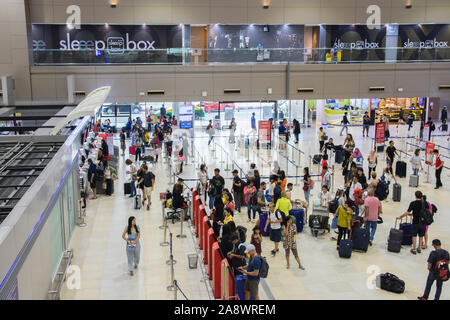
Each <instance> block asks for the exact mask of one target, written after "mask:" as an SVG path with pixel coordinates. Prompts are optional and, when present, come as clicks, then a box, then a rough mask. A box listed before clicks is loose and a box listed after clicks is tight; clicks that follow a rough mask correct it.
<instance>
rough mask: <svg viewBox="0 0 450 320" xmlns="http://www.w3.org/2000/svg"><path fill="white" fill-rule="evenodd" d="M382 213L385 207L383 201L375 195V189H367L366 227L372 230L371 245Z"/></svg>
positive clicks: (365, 204)
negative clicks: (382, 205)
mask: <svg viewBox="0 0 450 320" xmlns="http://www.w3.org/2000/svg"><path fill="white" fill-rule="evenodd" d="M382 213H383V208H382V207H381V202H380V200H378V198H377V197H375V191H374V189H372V188H370V189H369V190H368V191H367V198H366V199H365V200H364V221H365V228H366V229H367V230H370V240H369V244H370V245H372V241H373V239H374V237H375V232H377V226H378V217H379V215H380V214H382Z"/></svg>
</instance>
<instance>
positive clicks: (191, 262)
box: [187, 253, 198, 269]
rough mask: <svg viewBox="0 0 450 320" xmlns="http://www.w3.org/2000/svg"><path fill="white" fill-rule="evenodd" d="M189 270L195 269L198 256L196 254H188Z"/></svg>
mask: <svg viewBox="0 0 450 320" xmlns="http://www.w3.org/2000/svg"><path fill="white" fill-rule="evenodd" d="M187 256H188V261H189V269H197V264H198V255H197V254H196V253H191V254H188V255H187Z"/></svg>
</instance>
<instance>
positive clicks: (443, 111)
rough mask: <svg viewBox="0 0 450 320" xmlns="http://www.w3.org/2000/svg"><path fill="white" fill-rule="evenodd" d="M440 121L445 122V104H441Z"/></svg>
mask: <svg viewBox="0 0 450 320" xmlns="http://www.w3.org/2000/svg"><path fill="white" fill-rule="evenodd" d="M441 121H442V122H447V106H443V107H442V110H441Z"/></svg>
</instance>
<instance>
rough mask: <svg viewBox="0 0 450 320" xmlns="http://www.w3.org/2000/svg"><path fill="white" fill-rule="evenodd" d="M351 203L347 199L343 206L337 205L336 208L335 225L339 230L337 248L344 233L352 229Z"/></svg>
mask: <svg viewBox="0 0 450 320" xmlns="http://www.w3.org/2000/svg"><path fill="white" fill-rule="evenodd" d="M351 206H352V203H351V201H350V200H347V201H346V202H345V204H344V206H339V208H338V209H337V215H338V219H337V227H338V230H339V234H338V238H337V248H336V249H337V250H339V245H340V244H341V240H342V238H343V237H345V235H346V234H347V233H348V234H349V235H350V232H351V231H352V219H353V210H352V208H351Z"/></svg>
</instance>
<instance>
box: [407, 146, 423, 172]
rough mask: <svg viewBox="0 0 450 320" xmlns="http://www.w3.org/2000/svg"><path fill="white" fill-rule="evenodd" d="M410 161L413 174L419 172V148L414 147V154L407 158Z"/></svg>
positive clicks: (420, 165)
mask: <svg viewBox="0 0 450 320" xmlns="http://www.w3.org/2000/svg"><path fill="white" fill-rule="evenodd" d="M409 162H411V167H412V170H413V174H414V175H418V174H419V169H420V170H423V167H422V162H421V161H420V149H416V150H415V151H414V155H413V156H412V157H411V159H410V160H409Z"/></svg>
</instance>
